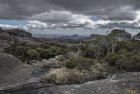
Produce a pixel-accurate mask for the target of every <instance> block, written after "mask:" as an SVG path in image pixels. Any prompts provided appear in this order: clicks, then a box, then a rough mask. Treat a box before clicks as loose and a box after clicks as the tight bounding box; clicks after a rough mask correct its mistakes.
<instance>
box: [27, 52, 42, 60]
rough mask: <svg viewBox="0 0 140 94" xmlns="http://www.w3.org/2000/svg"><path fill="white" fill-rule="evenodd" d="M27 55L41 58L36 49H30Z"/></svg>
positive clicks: (32, 57) (31, 57)
mask: <svg viewBox="0 0 140 94" xmlns="http://www.w3.org/2000/svg"><path fill="white" fill-rule="evenodd" d="M27 55H28V56H29V58H30V59H39V56H40V54H39V53H38V52H37V51H36V50H28V51H27Z"/></svg>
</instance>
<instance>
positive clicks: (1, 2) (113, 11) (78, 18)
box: [0, 0, 140, 28]
mask: <svg viewBox="0 0 140 94" xmlns="http://www.w3.org/2000/svg"><path fill="white" fill-rule="evenodd" d="M139 9H140V1H139V0H0V19H18V20H21V19H27V20H31V21H35V20H36V21H38V22H37V23H36V24H41V25H43V27H47V25H48V24H52V25H56V26H60V27H62V28H73V27H74V28H75V27H84V26H92V25H93V24H95V23H94V22H92V20H91V19H90V18H88V17H91V16H98V17H100V18H101V19H102V20H104V21H108V20H109V21H111V23H108V24H105V25H104V23H101V24H99V26H100V27H107V28H112V27H114V26H116V27H128V28H139V27H140V26H139V23H135V22H134V23H129V22H127V21H134V19H136V17H137V13H136V11H138V10H139ZM124 20H127V21H126V22H119V21H124ZM139 20H140V19H139ZM116 21H118V22H116ZM41 22H43V23H41ZM44 24H45V25H44ZM90 24H91V25H90ZM33 25H34V24H33ZM36 26H38V25H36ZM93 26H94V25H93ZM40 27H41V26H40Z"/></svg>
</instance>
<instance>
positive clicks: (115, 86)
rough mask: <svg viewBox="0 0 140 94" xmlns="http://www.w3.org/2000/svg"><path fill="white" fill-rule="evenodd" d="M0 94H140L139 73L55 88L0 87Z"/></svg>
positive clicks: (32, 85) (39, 85)
mask: <svg viewBox="0 0 140 94" xmlns="http://www.w3.org/2000/svg"><path fill="white" fill-rule="evenodd" d="M0 94H140V73H133V72H132V73H121V74H116V75H112V76H110V77H109V78H108V79H103V80H97V81H91V82H87V83H84V84H74V85H60V86H55V85H49V84H44V83H40V82H38V81H34V82H33V83H24V84H18V85H12V86H9V87H2V88H0Z"/></svg>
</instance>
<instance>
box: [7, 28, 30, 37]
mask: <svg viewBox="0 0 140 94" xmlns="http://www.w3.org/2000/svg"><path fill="white" fill-rule="evenodd" d="M5 31H6V32H7V33H9V34H10V35H13V36H17V37H32V34H31V33H29V32H26V31H24V30H22V29H18V28H17V29H9V30H5Z"/></svg>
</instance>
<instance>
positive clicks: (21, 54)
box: [5, 43, 66, 61]
mask: <svg viewBox="0 0 140 94" xmlns="http://www.w3.org/2000/svg"><path fill="white" fill-rule="evenodd" d="M5 52H6V53H9V54H12V55H14V56H16V57H18V58H19V59H21V60H22V61H30V60H34V59H37V60H40V59H49V58H52V57H55V56H57V55H63V54H65V53H66V51H65V49H64V48H61V46H59V45H58V46H55V44H53V46H52V45H51V44H44V45H32V44H26V43H14V44H13V45H11V46H10V47H8V48H7V49H5Z"/></svg>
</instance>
